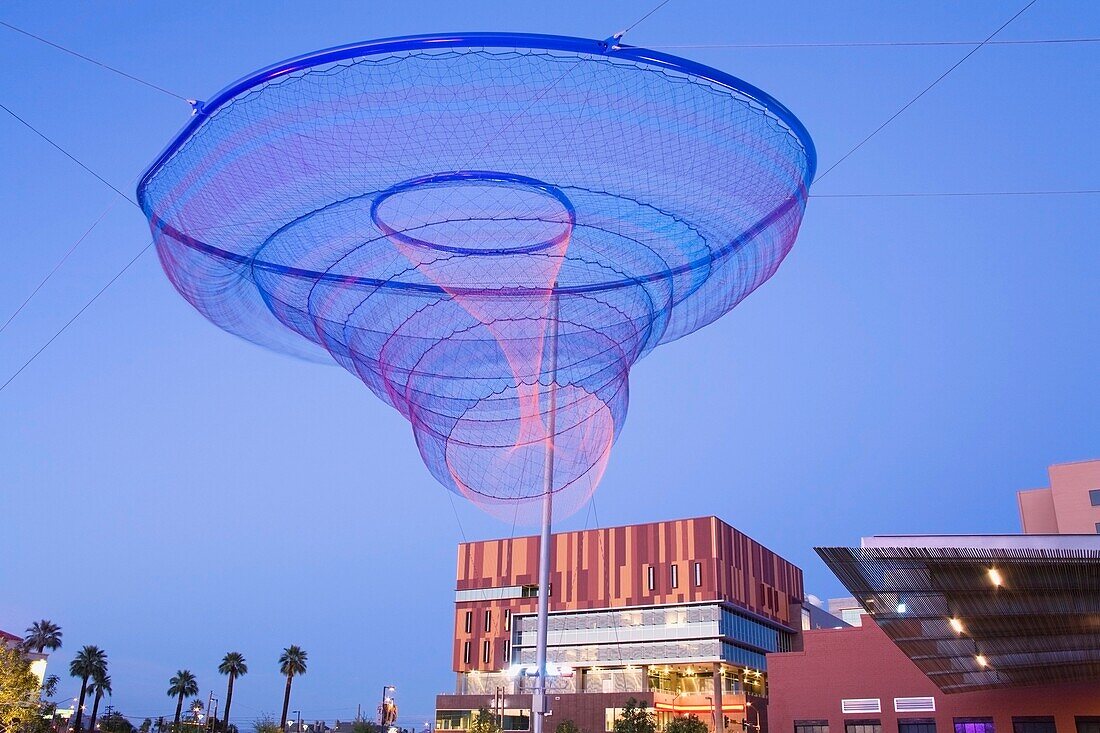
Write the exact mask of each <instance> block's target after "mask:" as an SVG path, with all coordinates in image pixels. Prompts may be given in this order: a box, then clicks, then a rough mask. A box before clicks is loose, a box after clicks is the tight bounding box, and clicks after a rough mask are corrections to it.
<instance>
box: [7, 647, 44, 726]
mask: <svg viewBox="0 0 1100 733" xmlns="http://www.w3.org/2000/svg"><path fill="white" fill-rule="evenodd" d="M37 716H38V678H37V677H35V675H34V673H33V672H31V665H30V663H29V662H28V661H27V660H26V659H24V658H23V654H22V652H20V651H19V650H18V649H9V648H7V647H2V646H0V730H15V729H18V728H20V727H21V726H20V725H18V724H17V721H18V722H19V723H25V722H26V721H28V720H29V719H31V718H32V717H37Z"/></svg>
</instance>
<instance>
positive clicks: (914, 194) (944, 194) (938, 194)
mask: <svg viewBox="0 0 1100 733" xmlns="http://www.w3.org/2000/svg"><path fill="white" fill-rule="evenodd" d="M1098 193H1100V188H1082V189H1076V190H1066V191H908V192H901V193H811V194H809V198H812V199H893V198H950V197H958V196H1082V195H1092V194H1098Z"/></svg>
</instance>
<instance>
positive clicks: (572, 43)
mask: <svg viewBox="0 0 1100 733" xmlns="http://www.w3.org/2000/svg"><path fill="white" fill-rule="evenodd" d="M456 47H458V48H462V47H466V48H525V49H532V50H550V51H566V52H572V53H578V54H589V55H594V56H609V57H614V58H619V59H628V60H630V61H635V62H637V63H642V64H647V65H649V66H656V67H659V68H663V69H668V70H671V71H676V72H679V73H682V74H687V75H689V76H695V77H698V78H700V79H705V80H707V81H710V82H713V83H715V84H719V85H721V86H724V87H727V88H729V89H732V90H734V91H736V92H738V93H740V94H742V95H744V96H746V97H749V98H750V99H753V100H754V101H756V102H757V103H758V104H760V105H762V106H763V107H764V108H765V109H767V110H768V111H769V112H771V113H772V114H774V115H775V116H776V117H778V118H779V119H780V120H782V121H783V123H784V124H786V125H787V127H788V128H790V130H791V132H793V133H794V134H795V136H796V137H797V138H798V140H799V142H800V143H801V144H802V147H803V149H805V151H806V163H807V165H806V177H805V179H804V180H803V184H804V187H805V188H806V189H807V190H808V189H809V187H810V184H811V183H812V182H813V180H814V174H815V173H816V171H817V151H816V149H815V148H814V143H813V139H812V138H811V137H810V133H809V132H808V131H807V130H806V127H805V126H804V125H803V124H802V122H801V121H800V120H799V119H798V118H797V117H795V116H794V113H792V112H791V111H790V110H789V109H787V108H786V107H785V106H783V104H781V103H780V102H779V101H778V100H776V99H775V98H774V97H772V96H771V95H770V94H768V93H767V92H764V91H762V90H760V89H757V88H756V87H755V86H753V85H752V84H749V83H748V82H746V81H743V80H741V79H738V78H737V77H735V76H732V75H731V74H727V73H725V72H724V71H719V70H718V69H715V68H712V67H710V66H706V65H704V64H700V63H697V62H695V61H689V60H688V59H684V58H680V57H679V56H672V55H670V54H666V53H661V52H659V51H652V50H650V49H647V48H641V47H639V46H618V45H610V44H608V42H607V41H595V40H591V39H587V38H572V37H570V36H551V35H543V34H539V33H455V34H446V35H421V36H400V37H397V38H383V39H379V40H375V41H363V42H360V43H353V44H349V45H346V46H336V47H334V48H329V49H325V50H323V51H316V52H314V53H310V54H305V55H303V56H296V57H294V58H291V59H287V60H286V61H281V62H279V63H277V64H273V65H272V66H268V67H267V68H265V69H261V70H259V71H257V72H255V73H253V74H249V75H248V76H246V77H244V78H242V79H239V80H237V81H235V82H234V83H232V84H230V85H229V86H227V87H226V88H225V89H223V90H221V91H220V92H218V93H217V94H216V95H214V98H213V99H211V100H210V101H208V102H205V103H203V104H199V105H196V107H195V114H194V116H193V117H192V118H191V120H190V121H189V122H188V123H187V125H185V126H184V128H183V129H182V130H180V131H179V132H178V133H177V134H176V136H175V137H174V138H172V141H171V142H170V143H168V146H167V147H166V148H165V149H164V150H163V151H162V152H161V154H160V155H158V156H157V158H156V160H154V161H153V163H152V165H150V166H149V167H148V168H147V169H146V170H145V172H144V173H142V176H141V180H140V181H138V185H137V197H138V203H139V204H141V206H142V209H143V210H145V204H144V198H145V187H146V186H147V185H148V183H149V179H150V178H152V176H153V175H154V174H156V172H157V171H158V170H160V168H161V166H163V165H164V163H165V161H167V160H168V158H170V157H171V156H172V155H173V154H174V153H175V152H176V151H177V150H179V149H180V148H181V147H182V146H183V145H184V143H185V142H187V139H188V138H189V137H191V135H192V134H193V133H194V132H195V131H196V130H197V129H198V128H199V126H200V125H202V123H203V122H205V121H206V119H207V118H209V117H210V115H211V114H213V113H214V112H215V111H217V110H218V109H219V108H220V107H222V106H223V105H225V104H227V103H228V102H230V101H232V100H233V99H234V98H236V97H237V96H239V95H240V94H241V93H243V92H246V91H248V90H249V89H253V88H254V87H257V86H260V85H261V84H265V83H267V82H269V81H272V80H273V79H277V78H279V77H280V76H285V75H286V74H292V73H294V72H296V71H301V70H303V69H308V68H311V67H314V66H322V65H325V64H331V63H335V62H338V61H344V60H347V59H352V58H361V57H365V56H378V55H384V54H390V53H402V52H406V51H417V50H421V51H427V50H432V49H437V48H456ZM146 213H151V212H148V211H146Z"/></svg>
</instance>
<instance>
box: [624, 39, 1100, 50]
mask: <svg viewBox="0 0 1100 733" xmlns="http://www.w3.org/2000/svg"><path fill="white" fill-rule="evenodd" d="M1077 43H1100V38H1021V39H1016V40H1009V41H987V42H985V43H984V44H983V42H982V41H807V42H798V41H791V42H777V43H647V44H646V48H653V49H670V48H681V49H682V48H761V49H763V48H885V47H894V48H902V47H908V48H914V47H917V48H919V47H923V46H982V45H985V46H1036V45H1046V44H1077Z"/></svg>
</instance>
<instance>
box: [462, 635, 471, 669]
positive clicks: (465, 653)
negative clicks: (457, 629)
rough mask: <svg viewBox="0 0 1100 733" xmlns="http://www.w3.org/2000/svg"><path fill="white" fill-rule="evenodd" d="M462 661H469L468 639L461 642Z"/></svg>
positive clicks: (467, 662)
mask: <svg viewBox="0 0 1100 733" xmlns="http://www.w3.org/2000/svg"><path fill="white" fill-rule="evenodd" d="M462 663H463V664H469V663H470V642H468V641H464V642H462Z"/></svg>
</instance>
